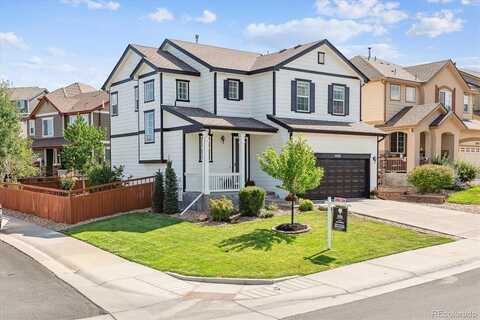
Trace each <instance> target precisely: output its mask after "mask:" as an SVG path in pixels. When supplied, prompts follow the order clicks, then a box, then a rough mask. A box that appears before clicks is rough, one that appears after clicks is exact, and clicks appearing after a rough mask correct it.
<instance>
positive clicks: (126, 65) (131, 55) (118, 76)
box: [110, 50, 142, 83]
mask: <svg viewBox="0 0 480 320" xmlns="http://www.w3.org/2000/svg"><path fill="white" fill-rule="evenodd" d="M141 59H142V57H140V56H139V55H138V54H137V53H135V52H133V51H132V50H129V51H128V52H127V54H126V56H125V57H124V59H123V61H122V62H121V63H120V65H119V66H118V68H117V70H116V72H115V74H114V75H113V77H112V79H110V83H114V82H117V81H122V80H125V79H128V78H129V77H130V74H131V73H132V71H133V70H134V69H135V67H136V66H137V64H138V63H139V62H140V60H141Z"/></svg>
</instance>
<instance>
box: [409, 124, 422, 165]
mask: <svg viewBox="0 0 480 320" xmlns="http://www.w3.org/2000/svg"><path fill="white" fill-rule="evenodd" d="M419 164H420V135H419V134H417V133H416V132H415V131H412V130H409V132H408V133H407V172H410V171H411V170H413V168H415V167H416V166H417V165H419Z"/></svg>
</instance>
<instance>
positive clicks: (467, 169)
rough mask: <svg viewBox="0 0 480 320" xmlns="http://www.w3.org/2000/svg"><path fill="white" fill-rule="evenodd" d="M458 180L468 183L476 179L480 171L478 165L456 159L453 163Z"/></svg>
mask: <svg viewBox="0 0 480 320" xmlns="http://www.w3.org/2000/svg"><path fill="white" fill-rule="evenodd" d="M453 167H454V168H455V174H456V178H457V180H459V181H460V182H462V183H468V182H470V181H472V180H474V179H475V178H476V176H477V174H478V173H479V169H478V167H475V166H474V165H473V164H471V163H469V162H465V161H456V162H455V163H454V165H453Z"/></svg>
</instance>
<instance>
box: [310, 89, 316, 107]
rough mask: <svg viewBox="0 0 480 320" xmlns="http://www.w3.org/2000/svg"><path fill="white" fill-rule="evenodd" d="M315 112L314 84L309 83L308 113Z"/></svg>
mask: <svg viewBox="0 0 480 320" xmlns="http://www.w3.org/2000/svg"><path fill="white" fill-rule="evenodd" d="M314 112H315V83H313V82H310V113H314Z"/></svg>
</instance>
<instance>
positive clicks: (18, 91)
mask: <svg viewBox="0 0 480 320" xmlns="http://www.w3.org/2000/svg"><path fill="white" fill-rule="evenodd" d="M7 92H8V96H9V97H10V99H11V100H12V101H15V100H31V99H33V98H35V97H37V96H38V95H40V94H41V93H43V92H48V90H47V89H46V88H40V87H13V88H7Z"/></svg>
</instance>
